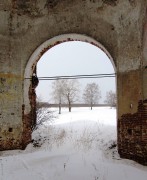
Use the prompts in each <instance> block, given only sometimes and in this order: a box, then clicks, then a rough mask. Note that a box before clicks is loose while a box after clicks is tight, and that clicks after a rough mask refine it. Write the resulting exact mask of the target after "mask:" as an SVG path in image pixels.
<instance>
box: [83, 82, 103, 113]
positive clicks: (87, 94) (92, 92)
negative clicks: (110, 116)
mask: <svg viewBox="0 0 147 180" xmlns="http://www.w3.org/2000/svg"><path fill="white" fill-rule="evenodd" d="M100 98H101V91H100V89H99V86H98V84H96V83H88V84H87V85H86V87H85V89H84V93H83V100H84V102H85V103H88V104H90V107H91V110H92V107H93V104H96V103H98V102H99V100H100Z"/></svg>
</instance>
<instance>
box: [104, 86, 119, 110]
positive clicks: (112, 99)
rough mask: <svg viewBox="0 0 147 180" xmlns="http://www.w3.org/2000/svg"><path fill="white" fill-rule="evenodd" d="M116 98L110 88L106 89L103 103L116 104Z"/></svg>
mask: <svg viewBox="0 0 147 180" xmlns="http://www.w3.org/2000/svg"><path fill="white" fill-rule="evenodd" d="M116 102H117V98H116V93H115V92H113V91H112V90H110V91H108V92H107V93H106V100H105V103H107V104H110V105H111V107H112V106H116Z"/></svg>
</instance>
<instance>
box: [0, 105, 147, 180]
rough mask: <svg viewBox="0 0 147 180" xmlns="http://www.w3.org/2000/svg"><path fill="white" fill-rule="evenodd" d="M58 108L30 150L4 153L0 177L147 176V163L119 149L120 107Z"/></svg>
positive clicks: (121, 179) (103, 179)
mask: <svg viewBox="0 0 147 180" xmlns="http://www.w3.org/2000/svg"><path fill="white" fill-rule="evenodd" d="M53 111H54V113H55V114H56V115H57V119H55V121H54V123H53V124H52V125H50V123H46V124H45V125H43V126H41V127H40V128H39V129H37V130H36V131H34V133H33V134H32V136H33V139H34V141H33V143H32V144H29V145H28V146H27V148H26V150H24V151H21V150H15V151H5V152H0V180H147V167H145V166H142V165H139V164H137V163H136V162H134V161H130V160H125V159H121V158H120V157H119V155H118V153H117V147H116V110H115V109H111V108H109V107H107V108H106V107H105V108H104V107H103V108H102V107H101V108H100V107H99V108H94V109H93V110H92V111H91V110H90V109H89V108H73V109H72V112H71V113H69V112H68V109H63V110H62V114H61V115H58V110H57V109H53Z"/></svg>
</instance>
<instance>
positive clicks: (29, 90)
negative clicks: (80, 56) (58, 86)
mask: <svg viewBox="0 0 147 180" xmlns="http://www.w3.org/2000/svg"><path fill="white" fill-rule="evenodd" d="M69 41H81V42H86V43H90V44H92V45H94V46H96V47H98V48H100V49H101V50H102V51H103V52H104V53H105V54H106V55H107V56H108V58H109V59H110V61H111V63H112V65H113V68H114V71H115V72H116V66H115V63H114V60H113V58H112V56H111V55H110V53H109V52H108V51H107V49H106V48H105V47H104V46H103V45H102V44H101V43H99V42H97V41H96V40H94V39H93V38H91V37H88V36H86V35H81V34H64V35H59V36H56V37H54V38H52V39H49V40H47V41H45V42H44V43H43V44H41V45H40V46H39V47H38V48H37V49H36V50H35V51H34V52H33V54H32V55H31V57H30V58H29V60H28V63H27V65H26V68H25V73H24V97H23V101H24V102H23V116H22V118H23V119H22V121H23V135H22V139H23V148H25V146H26V145H27V144H28V143H29V142H30V141H31V127H32V125H33V124H34V123H35V122H36V93H35V87H33V86H32V83H31V81H30V80H28V78H31V77H32V74H33V72H34V71H35V70H36V64H37V62H38V61H39V59H40V58H41V56H42V55H43V54H44V53H45V52H46V51H48V50H49V49H50V48H52V47H53V46H56V45H57V44H61V43H63V42H69Z"/></svg>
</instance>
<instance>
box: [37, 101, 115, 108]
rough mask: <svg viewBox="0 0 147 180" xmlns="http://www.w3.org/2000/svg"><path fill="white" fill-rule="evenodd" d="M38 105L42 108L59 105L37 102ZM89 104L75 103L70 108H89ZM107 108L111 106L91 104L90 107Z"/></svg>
mask: <svg viewBox="0 0 147 180" xmlns="http://www.w3.org/2000/svg"><path fill="white" fill-rule="evenodd" d="M39 103H40V105H42V106H43V107H59V104H50V103H47V102H39ZM90 106H91V105H90V104H84V103H75V104H71V107H90ZM107 106H112V105H110V104H93V105H92V107H107ZM61 107H68V104H61Z"/></svg>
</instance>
